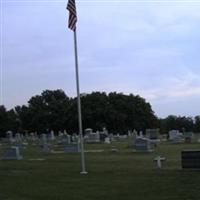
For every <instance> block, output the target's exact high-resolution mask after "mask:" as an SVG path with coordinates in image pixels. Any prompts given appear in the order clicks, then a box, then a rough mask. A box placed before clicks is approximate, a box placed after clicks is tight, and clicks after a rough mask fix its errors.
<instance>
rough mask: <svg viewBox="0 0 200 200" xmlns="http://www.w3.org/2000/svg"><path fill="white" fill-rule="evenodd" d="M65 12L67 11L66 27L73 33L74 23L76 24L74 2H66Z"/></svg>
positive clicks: (71, 0) (70, 0)
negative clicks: (67, 20)
mask: <svg viewBox="0 0 200 200" xmlns="http://www.w3.org/2000/svg"><path fill="white" fill-rule="evenodd" d="M67 10H69V22H68V27H69V28H70V29H71V30H73V31H75V30H76V22H77V16H76V4H75V0H68V4H67Z"/></svg>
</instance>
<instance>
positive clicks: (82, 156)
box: [74, 29, 87, 174]
mask: <svg viewBox="0 0 200 200" xmlns="http://www.w3.org/2000/svg"><path fill="white" fill-rule="evenodd" d="M74 52H75V66H76V89H77V101H78V102H77V104H78V122H79V137H80V145H81V167H82V171H81V172H80V173H81V174H87V171H86V169H85V155H84V142H83V129H82V115H81V98H80V90H79V73H78V51H77V37H76V29H75V30H74Z"/></svg>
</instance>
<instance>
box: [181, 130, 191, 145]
mask: <svg viewBox="0 0 200 200" xmlns="http://www.w3.org/2000/svg"><path fill="white" fill-rule="evenodd" d="M183 137H184V139H185V143H191V142H192V137H193V132H184V135H183Z"/></svg>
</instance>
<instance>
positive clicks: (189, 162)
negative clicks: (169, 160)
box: [181, 150, 200, 169]
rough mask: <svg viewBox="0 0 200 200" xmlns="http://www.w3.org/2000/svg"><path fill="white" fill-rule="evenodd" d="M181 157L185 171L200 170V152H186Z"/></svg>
mask: <svg viewBox="0 0 200 200" xmlns="http://www.w3.org/2000/svg"><path fill="white" fill-rule="evenodd" d="M181 156H182V168H183V169H200V150H184V151H182V152H181Z"/></svg>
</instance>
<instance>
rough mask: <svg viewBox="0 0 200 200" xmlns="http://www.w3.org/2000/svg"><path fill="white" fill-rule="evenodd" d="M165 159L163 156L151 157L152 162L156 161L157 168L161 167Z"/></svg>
mask: <svg viewBox="0 0 200 200" xmlns="http://www.w3.org/2000/svg"><path fill="white" fill-rule="evenodd" d="M165 160H166V158H165V157H162V156H157V157H155V158H154V159H153V161H154V162H156V165H157V168H159V169H161V168H162V162H164V161H165Z"/></svg>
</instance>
